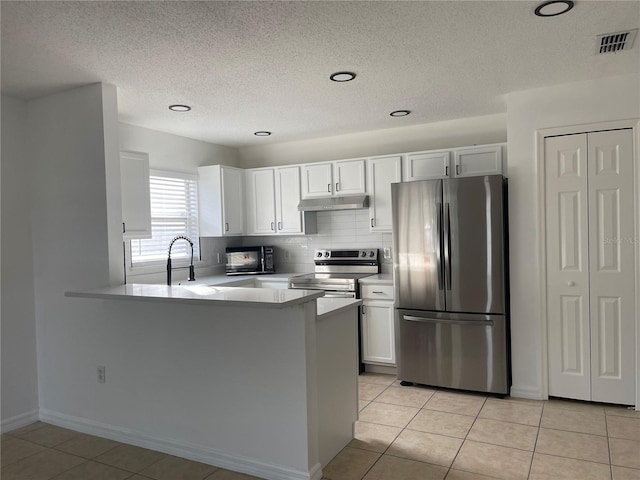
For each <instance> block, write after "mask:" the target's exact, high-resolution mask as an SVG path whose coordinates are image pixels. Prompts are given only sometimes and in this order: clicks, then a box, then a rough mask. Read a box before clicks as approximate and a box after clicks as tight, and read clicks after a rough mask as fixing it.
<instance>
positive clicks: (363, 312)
mask: <svg viewBox="0 0 640 480" xmlns="http://www.w3.org/2000/svg"><path fill="white" fill-rule="evenodd" d="M361 312H362V314H363V315H364V313H365V312H364V305H362V310H361Z"/></svg>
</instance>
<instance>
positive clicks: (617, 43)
mask: <svg viewBox="0 0 640 480" xmlns="http://www.w3.org/2000/svg"><path fill="white" fill-rule="evenodd" d="M636 33H638V29H637V28H636V29H635V30H626V31H624V32H616V33H605V34H604V35H598V36H597V37H596V53H598V54H600V53H616V52H620V51H622V50H631V47H633V40H634V39H635V38H636Z"/></svg>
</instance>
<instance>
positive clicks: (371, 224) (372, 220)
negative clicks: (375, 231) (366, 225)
mask: <svg viewBox="0 0 640 480" xmlns="http://www.w3.org/2000/svg"><path fill="white" fill-rule="evenodd" d="M371 228H373V218H372V219H371Z"/></svg>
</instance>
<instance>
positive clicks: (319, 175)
mask: <svg viewBox="0 0 640 480" xmlns="http://www.w3.org/2000/svg"><path fill="white" fill-rule="evenodd" d="M331 195H333V165H332V164H331V163H314V164H310V165H303V166H302V196H303V197H304V198H312V197H328V196H331Z"/></svg>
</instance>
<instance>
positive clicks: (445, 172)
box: [444, 165, 449, 177]
mask: <svg viewBox="0 0 640 480" xmlns="http://www.w3.org/2000/svg"><path fill="white" fill-rule="evenodd" d="M444 176H445V177H448V176H449V165H445V166H444Z"/></svg>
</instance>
